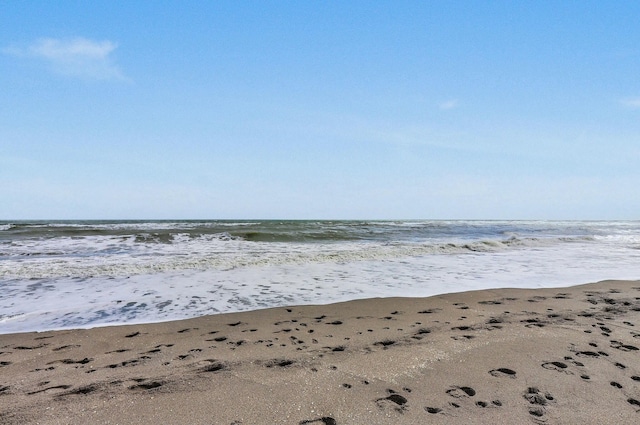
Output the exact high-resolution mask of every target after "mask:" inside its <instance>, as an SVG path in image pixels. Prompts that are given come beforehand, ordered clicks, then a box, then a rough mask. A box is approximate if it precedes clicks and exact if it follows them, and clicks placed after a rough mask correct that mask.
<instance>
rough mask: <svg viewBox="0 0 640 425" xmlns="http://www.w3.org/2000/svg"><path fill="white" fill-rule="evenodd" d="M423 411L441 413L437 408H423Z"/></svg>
mask: <svg viewBox="0 0 640 425" xmlns="http://www.w3.org/2000/svg"><path fill="white" fill-rule="evenodd" d="M424 410H426V411H427V412H429V413H433V414H436V413H440V412H442V409H440V408H438V407H425V408H424Z"/></svg>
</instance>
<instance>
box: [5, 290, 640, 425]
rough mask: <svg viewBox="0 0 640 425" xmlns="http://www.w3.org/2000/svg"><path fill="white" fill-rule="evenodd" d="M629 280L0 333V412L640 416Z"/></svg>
mask: <svg viewBox="0 0 640 425" xmlns="http://www.w3.org/2000/svg"><path fill="white" fill-rule="evenodd" d="M638 348H640V282H639V281H606V282H599V283H595V284H589V285H582V286H575V287H570V288H562V289H558V288H554V289H537V290H521V289H499V290H486V291H476V292H467V293H458V294H448V295H442V296H436V297H431V298H385V299H369V300H359V301H351V302H346V303H338V304H332V305H318V306H298V307H295V306H294V307H287V308H285V307H282V308H273V309H267V310H260V311H252V312H245V313H233V314H222V315H215V316H207V317H201V318H197V319H189V320H181V321H174V322H167V323H157V324H145V325H128V326H114V327H104V328H96V329H90V330H71V331H56V332H41V333H25V334H9V335H0V424H160V423H161V424H203V425H204V424H207V425H212V424H215V425H217V424H227V425H228V424H235V425H240V424H242V425H249V424H256V425H262V424H294V425H302V424H314V425H331V424H338V425H346V424H356V425H364V424H376V425H382V424H428V423H429V424H430V423H434V424H497V423H510V424H530V423H548V424H605V423H607V424H609V423H610V424H614V423H615V424H619V423H629V424H631V423H638V422H640V350H638Z"/></svg>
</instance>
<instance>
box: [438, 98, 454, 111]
mask: <svg viewBox="0 0 640 425" xmlns="http://www.w3.org/2000/svg"><path fill="white" fill-rule="evenodd" d="M457 107H458V99H450V100H447V101H446V102H442V103H441V104H440V109H442V110H444V111H448V110H449V109H455V108H457Z"/></svg>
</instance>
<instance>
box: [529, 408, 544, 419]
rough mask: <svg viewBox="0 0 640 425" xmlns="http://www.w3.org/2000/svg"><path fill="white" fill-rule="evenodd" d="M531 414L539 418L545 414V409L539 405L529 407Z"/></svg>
mask: <svg viewBox="0 0 640 425" xmlns="http://www.w3.org/2000/svg"><path fill="white" fill-rule="evenodd" d="M529 414H530V415H533V416H536V417H538V418H539V417H541V416H543V415H544V410H542V409H541V408H539V407H533V408H531V409H529Z"/></svg>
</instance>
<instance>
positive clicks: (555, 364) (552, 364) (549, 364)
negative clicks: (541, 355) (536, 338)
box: [542, 362, 568, 370]
mask: <svg viewBox="0 0 640 425" xmlns="http://www.w3.org/2000/svg"><path fill="white" fill-rule="evenodd" d="M542 367H543V368H545V369H550V370H561V369H566V368H567V367H568V366H567V365H566V363H562V362H546V363H542Z"/></svg>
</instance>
